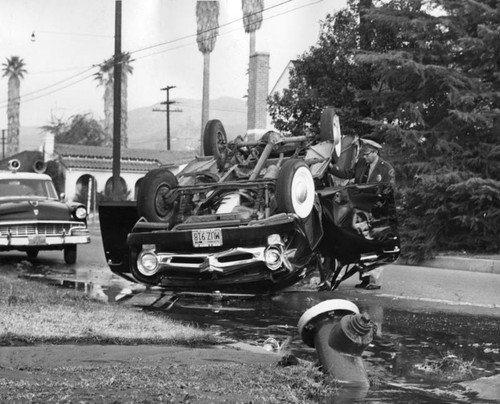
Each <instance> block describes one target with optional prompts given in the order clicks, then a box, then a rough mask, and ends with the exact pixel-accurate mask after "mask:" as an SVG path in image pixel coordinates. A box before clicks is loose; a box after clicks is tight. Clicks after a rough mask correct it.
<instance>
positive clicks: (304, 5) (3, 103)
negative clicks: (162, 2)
mask: <svg viewBox="0 0 500 404" xmlns="http://www.w3.org/2000/svg"><path fill="white" fill-rule="evenodd" d="M291 1H292V0H286V1H284V2H281V3H278V4H275V5H273V6H270V7H268V8H264V9H263V10H262V11H268V10H271V9H273V8H276V7H279V6H282V5H284V4H286V3H289V2H291ZM321 1H323V0H316V1H312V2H310V3H306V4H303V5H300V6H297V7H295V8H293V9H290V10H287V11H284V12H282V13H278V14H275V15H272V16H269V17H266V18H265V20H269V19H271V18H276V17H279V16H282V15H285V14H288V13H290V12H293V11H296V10H299V9H301V8H305V7H308V6H310V5H313V4H316V3H320V2H321ZM242 20H243V17H241V18H239V19H237V20H233V21H230V22H227V23H225V24H222V25H220V26H219V27H218V28H217V29H219V28H221V27H222V28H224V27H226V26H228V25H231V24H234V23H236V22H240V21H242ZM237 29H240V28H235V29H233V30H230V31H226V32H224V33H222V34H220V35H219V36H224V35H227V34H229V33H231V32H234V31H236V30H237ZM209 31H210V30H207V32H209ZM37 32H50V31H37ZM51 33H55V32H51ZM58 34H61V35H63V34H64V33H58ZM68 34H69V33H68ZM82 35H83V36H87V34H82ZM196 36H197V34H191V35H186V36H184V37H181V38H177V39H173V40H171V41H167V42H162V43H159V44H155V45H151V46H147V47H144V48H141V49H137V50H135V51H132V52H128V53H129V54H134V53H139V52H143V51H146V50H149V49H153V48H156V47H159V46H165V45H170V44H173V43H176V42H179V41H182V40H185V39H191V38H194V37H196ZM106 37H107V36H106ZM194 45H195V43H190V44H186V45H181V46H179V47H176V48H170V49H166V50H163V51H159V52H155V53H152V54H149V55H144V56H139V57H136V58H135V59H132V60H131V61H130V62H133V61H136V60H139V59H143V58H146V57H149V56H154V55H157V54H161V53H165V52H169V51H172V50H175V49H178V48H181V47H187V46H194ZM111 59H112V58H111ZM108 60H109V59H108ZM104 63H106V61H105V62H103V63H100V64H97V65H96V64H94V65H92V67H90V68H87V69H86V70H84V71H82V72H80V73H77V74H75V75H73V76H70V77H68V78H65V79H63V80H60V81H58V82H56V83H54V84H51V85H49V86H47V87H44V88H41V89H38V90H34V91H32V92H30V93H26V94H21V98H22V99H23V102H29V101H34V100H37V99H39V98H43V97H46V96H47V95H51V94H54V93H56V92H58V91H62V90H64V89H66V88H68V87H71V86H73V85H75V84H78V83H80V82H82V81H84V80H86V79H88V78H90V77H92V76H93V75H94V74H92V75H90V76H86V77H84V78H82V79H81V80H78V81H76V82H74V83H71V84H69V85H67V86H64V87H62V88H60V89H57V90H54V91H51V92H49V93H46V94H41V95H39V96H37V97H31V98H29V96H30V95H34V94H37V93H40V92H42V91H45V90H47V89H49V88H52V87H56V86H58V85H60V84H62V83H64V82H67V81H69V80H71V79H73V78H75V77H78V76H80V75H82V74H85V73H86V72H88V71H90V70H92V69H93V68H96V67H101V66H102V65H104ZM119 63H123V62H119ZM26 96H28V99H25V98H24V97H26ZM6 105H7V100H3V101H1V102H0V108H5V107H6Z"/></svg>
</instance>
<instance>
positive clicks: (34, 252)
mask: <svg viewBox="0 0 500 404" xmlns="http://www.w3.org/2000/svg"><path fill="white" fill-rule="evenodd" d="M26 255H27V256H28V258H29V259H34V258H36V257H37V256H38V250H37V249H36V248H30V249H29V250H26Z"/></svg>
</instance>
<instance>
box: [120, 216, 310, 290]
mask: <svg viewBox="0 0 500 404" xmlns="http://www.w3.org/2000/svg"><path fill="white" fill-rule="evenodd" d="M214 224H215V223H213V222H212V223H210V222H209V223H203V224H200V223H197V224H196V227H195V226H193V229H182V230H162V229H159V228H157V227H156V225H155V224H151V223H142V224H140V225H139V226H136V227H135V229H134V230H133V231H132V233H129V235H128V240H127V243H128V245H129V248H130V250H129V251H130V256H129V262H130V267H131V270H132V274H133V276H134V278H136V279H137V280H138V281H139V282H144V283H147V284H156V285H161V286H163V287H166V288H169V289H179V290H191V291H213V290H221V291H225V292H227V291H234V292H236V291H237V292H241V291H245V292H261V293H262V292H263V291H264V290H266V291H269V290H273V289H276V290H277V289H281V288H283V287H284V286H286V285H291V284H293V283H295V282H296V281H297V280H298V279H300V278H303V277H304V276H306V275H307V274H308V272H309V265H308V264H310V261H311V259H312V258H313V257H314V254H313V251H312V250H311V248H310V245H309V242H308V240H307V237H306V235H305V233H304V230H303V227H302V221H301V220H300V219H298V218H297V217H295V216H294V215H286V214H283V215H280V216H278V217H274V218H273V219H270V220H264V221H259V222H256V223H254V224H249V225H241V226H238V225H236V226H234V225H229V226H227V227H225V226H224V224H223V223H220V222H218V223H217V224H218V225H219V227H220V229H221V233H222V239H223V244H222V245H219V246H207V247H201V248H197V247H195V246H194V245H193V238H192V231H196V230H198V229H200V227H203V225H205V228H210V227H213V226H214ZM270 236H271V239H268V237H270ZM270 240H271V241H270ZM273 240H279V241H278V242H276V243H275V242H274V241H273ZM270 249H271V250H273V252H272V253H271V256H274V257H276V261H272V264H275V265H272V264H271V263H270V261H269V255H268V259H266V252H267V253H269V250H270ZM144 254H150V257H154V261H155V262H156V263H157V266H156V267H155V269H154V270H153V271H152V272H151V273H150V274H147V271H145V270H144V269H141V258H142V256H143V255H144ZM311 268H313V267H311Z"/></svg>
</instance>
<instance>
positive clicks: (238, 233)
mask: <svg viewBox="0 0 500 404" xmlns="http://www.w3.org/2000/svg"><path fill="white" fill-rule="evenodd" d="M343 143H344V149H342V147H343V146H342V144H343ZM348 143H349V142H345V141H344V142H343V139H341V134H340V126H339V120H338V116H337V115H336V114H335V111H334V110H333V109H332V108H327V109H325V110H324V111H323V114H322V117H321V131H320V134H318V135H315V134H305V135H303V136H284V135H282V134H280V133H277V132H274V131H270V132H267V133H266V134H265V135H264V136H262V138H260V139H258V140H249V139H247V138H244V137H241V136H239V137H237V138H235V139H234V140H231V141H229V142H228V141H227V136H226V132H225V130H224V127H223V125H222V123H221V122H220V121H219V120H211V121H209V122H208V123H207V126H206V128H205V131H204V151H205V156H202V157H196V158H195V159H194V160H193V161H191V162H190V163H188V164H187V165H186V166H185V167H184V168H183V169H182V170H181V171H180V172H179V173H178V174H177V175H174V174H173V173H172V172H171V171H169V170H168V169H167V168H158V169H155V170H152V171H150V172H148V173H147V175H146V176H145V177H144V179H143V181H142V184H141V186H140V188H139V191H138V195H137V202H133V201H128V202H105V203H102V204H101V205H100V207H99V210H100V223H101V233H102V237H103V245H104V249H105V255H106V258H107V261H108V264H109V266H110V268H111V270H112V271H113V272H114V273H116V274H118V275H120V276H122V277H124V278H126V279H129V280H133V281H135V282H139V283H143V284H146V285H155V286H160V287H163V288H165V289H168V290H172V291H175V292H202V293H212V292H216V291H218V292H223V293H251V294H265V293H272V292H275V291H278V290H280V289H283V288H286V287H288V286H291V285H293V284H295V283H297V282H299V281H300V280H303V279H304V278H306V277H307V276H308V275H310V274H311V273H312V272H313V271H315V270H319V271H320V273H321V274H322V277H323V280H328V281H329V284H331V285H332V288H335V287H336V286H338V284H339V283H340V282H341V281H342V280H344V279H346V278H347V277H349V276H351V275H352V274H353V273H356V272H357V271H369V270H371V269H374V268H376V267H378V266H380V265H383V264H386V263H390V262H393V261H395V260H396V259H397V257H398V255H399V236H398V231H397V220H396V209H395V203H394V194H393V189H392V186H391V184H382V183H379V184H365V185H345V186H337V185H335V184H334V182H333V181H332V176H331V175H330V174H329V173H328V166H329V164H330V163H331V162H332V161H333V162H336V163H340V162H341V161H345V162H346V164H350V162H351V161H352V160H353V158H354V157H355V156H354V155H353V147H351V146H353V145H352V144H349V147H347V146H346V145H347V144H348Z"/></svg>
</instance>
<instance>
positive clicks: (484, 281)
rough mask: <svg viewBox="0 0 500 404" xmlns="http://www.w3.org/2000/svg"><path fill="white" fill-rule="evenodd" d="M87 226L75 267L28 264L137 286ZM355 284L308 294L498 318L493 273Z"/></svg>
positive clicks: (499, 283) (412, 270) (53, 258)
mask: <svg viewBox="0 0 500 404" xmlns="http://www.w3.org/2000/svg"><path fill="white" fill-rule="evenodd" d="M89 227H90V231H91V243H90V244H86V245H80V246H78V257H77V263H76V264H75V265H66V264H65V263H64V260H63V254H62V251H42V252H40V254H39V255H38V257H37V259H36V260H34V261H33V262H32V264H33V265H35V266H37V267H38V268H43V269H44V271H43V272H45V273H47V272H49V273H51V274H52V275H51V276H55V277H57V278H61V277H62V278H67V279H70V280H76V281H78V282H82V283H88V282H92V284H93V285H97V286H98V285H107V286H112V285H113V286H114V287H116V288H120V287H123V288H128V289H130V288H132V289H135V288H137V286H136V285H134V284H130V283H129V282H126V281H124V280H122V279H121V278H120V277H117V276H116V275H114V274H112V273H111V271H110V270H109V269H108V267H107V265H106V260H105V257H104V251H103V248H102V242H101V238H100V232H99V228H98V226H97V224H96V223H94V224H92V223H91V224H90V226H89ZM22 261H27V258H26V255H25V254H24V253H22V252H7V253H4V252H2V253H0V268H1V266H2V265H14V266H15V265H16V264H18V263H20V262H22ZM358 282H359V281H358V279H357V278H356V277H352V278H350V279H348V280H346V281H345V282H343V283H342V284H341V285H340V287H339V288H338V289H337V290H336V291H333V292H316V293H314V300H316V297H317V298H318V299H320V300H325V299H333V298H335V299H336V298H339V299H347V300H351V301H354V302H360V303H361V304H369V303H370V302H371V301H373V302H375V301H380V300H383V301H384V302H385V305H389V306H393V307H398V308H402V309H411V310H420V311H444V312H454V313H461V314H473V315H485V316H493V317H500V293H498V291H499V290H500V275H497V274H491V273H482V272H468V271H459V270H449V269H446V270H445V269H437V268H430V267H420V266H408V265H389V266H387V267H386V269H385V270H384V272H383V275H382V283H383V287H382V289H380V290H374V291H367V290H360V289H356V288H354V285H355V284H356V283H358ZM301 289H303V288H301ZM313 290H315V289H314V288H312V289H311V291H313ZM102 299H103V300H105V298H104V297H102ZM109 299H112V298H109ZM109 299H108V300H109Z"/></svg>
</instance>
